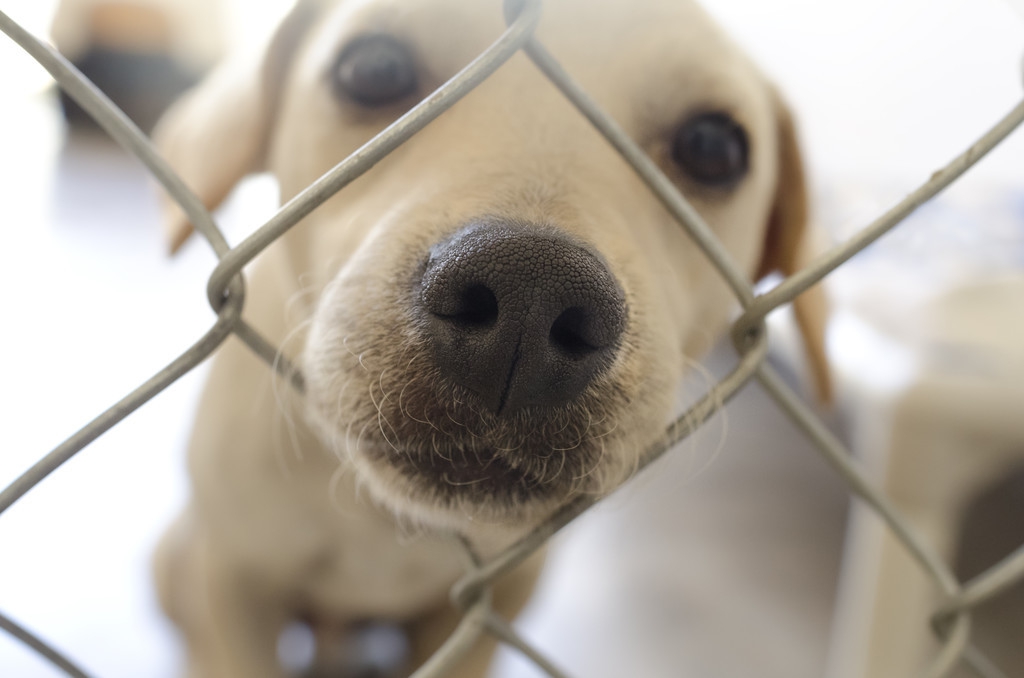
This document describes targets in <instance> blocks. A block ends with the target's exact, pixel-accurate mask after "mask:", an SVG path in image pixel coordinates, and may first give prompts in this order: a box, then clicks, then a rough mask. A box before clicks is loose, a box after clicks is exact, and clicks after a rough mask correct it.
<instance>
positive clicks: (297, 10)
mask: <svg viewBox="0 0 1024 678" xmlns="http://www.w3.org/2000/svg"><path fill="white" fill-rule="evenodd" d="M322 4H323V0H299V2H298V3H297V4H296V5H295V7H294V8H293V9H292V11H291V12H290V13H289V14H288V16H287V17H286V18H285V19H284V20H283V21H282V23H281V25H280V26H279V27H278V29H277V31H276V33H275V34H274V36H273V38H272V39H271V41H270V43H269V46H268V47H267V50H266V54H265V56H264V57H263V59H262V60H260V59H258V58H255V59H254V58H249V59H233V60H231V59H229V60H228V61H227V62H226V63H223V64H221V65H220V66H218V67H217V68H216V69H215V70H214V72H213V73H211V74H210V75H209V76H208V77H207V78H206V79H205V80H204V81H203V82H202V83H200V84H199V85H198V86H197V87H196V88H195V89H193V90H192V91H190V92H189V93H187V94H186V95H185V96H184V97H183V98H182V99H181V100H179V101H178V102H177V103H176V104H174V106H172V107H171V109H170V110H169V111H168V112H167V114H166V115H165V116H164V117H163V119H162V120H161V121H160V123H159V124H158V125H157V128H156V131H155V132H154V134H153V138H154V141H155V142H156V145H157V148H158V149H159V150H160V152H161V153H162V154H163V156H164V157H165V158H166V159H167V160H168V162H170V163H171V166H172V167H173V168H174V169H175V170H176V171H177V172H178V173H179V174H180V175H181V178H182V179H184V181H185V183H186V184H188V186H189V187H190V188H191V189H192V190H193V191H195V192H196V195H198V196H199V199H200V200H202V202H203V204H204V205H205V206H206V208H207V209H211V210H212V209H215V208H216V207H217V206H218V205H220V203H221V202H222V201H223V200H224V199H225V198H226V197H227V196H228V194H229V193H230V192H231V189H232V188H234V186H235V184H237V183H238V181H239V180H241V179H242V178H243V177H244V176H246V175H247V174H250V173H252V172H257V171H260V170H261V169H262V166H263V163H264V156H265V154H266V150H267V145H268V141H269V136H270V131H271V129H272V128H273V124H274V118H275V116H276V105H275V102H276V101H278V99H279V95H280V91H281V88H282V87H283V84H284V79H285V76H286V74H287V72H288V69H289V66H290V64H291V60H292V56H293V55H294V53H295V52H296V51H297V50H298V47H299V45H300V43H301V42H302V38H303V36H304V35H305V33H306V32H307V30H308V29H309V27H310V25H311V24H312V23H313V21H314V19H315V17H316V16H317V15H318V14H319V11H320V6H321V5H322ZM162 220H163V226H164V231H165V233H166V235H167V239H168V245H169V247H170V251H171V252H172V253H173V252H176V251H177V250H178V249H179V248H180V247H181V246H182V245H183V244H184V243H185V241H186V240H188V238H189V236H190V235H191V234H192V231H193V227H192V224H191V223H189V221H188V219H187V218H186V217H185V214H184V213H183V212H182V211H181V209H180V208H179V207H178V205H177V203H175V202H174V201H173V200H171V198H170V197H169V196H166V195H165V196H163V204H162Z"/></svg>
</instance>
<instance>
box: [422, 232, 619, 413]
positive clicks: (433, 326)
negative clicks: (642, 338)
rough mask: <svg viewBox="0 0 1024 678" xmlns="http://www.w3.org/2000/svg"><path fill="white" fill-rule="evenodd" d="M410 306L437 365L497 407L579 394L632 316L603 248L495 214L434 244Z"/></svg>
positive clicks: (559, 401)
mask: <svg viewBox="0 0 1024 678" xmlns="http://www.w3.org/2000/svg"><path fill="white" fill-rule="evenodd" d="M414 306H415V307H416V310H417V313H418V315H419V317H420V320H421V322H422V327H423V331H424V334H425V338H426V339H427V343H428V345H429V346H430V350H431V351H432V353H433V359H434V361H435V362H436V364H437V366H438V368H439V369H440V371H441V372H442V373H443V374H445V375H446V376H447V377H448V378H450V379H451V380H452V381H453V382H454V383H456V384H458V385H459V386H462V387H464V388H466V389H468V390H469V391H471V392H473V393H475V394H476V395H477V396H479V398H480V400H481V402H482V403H483V405H484V406H485V407H486V408H487V409H488V410H490V411H491V412H493V413H494V414H497V415H502V414H506V413H511V412H514V411H517V410H520V409H522V408H526V407H531V406H539V407H555V406H558V405H563V404H566V403H569V402H571V401H573V400H574V399H576V398H578V397H579V396H580V395H581V394H582V393H583V391H584V390H585V389H586V388H587V386H588V385H589V384H591V383H592V382H593V380H594V379H595V378H596V377H597V376H598V375H600V374H601V373H602V372H603V371H604V370H606V369H607V368H608V366H609V365H610V364H611V363H612V362H613V361H614V358H615V355H616V353H617V352H618V348H619V344H620V340H621V338H622V335H623V331H624V330H625V327H626V322H627V309H626V303H625V298H624V295H623V292H622V288H621V287H620V286H619V284H618V282H617V281H616V279H615V277H614V276H613V275H612V274H611V272H610V271H609V270H608V267H607V266H606V265H605V263H604V261H602V259H601V258H600V256H599V255H597V254H596V253H595V252H593V251H591V250H590V249H589V248H587V247H586V246H585V245H583V244H581V243H579V242H577V241H575V240H574V239H573V238H571V237H570V236H569V235H567V234H565V233H563V232H561V231H558V230H556V229H554V228H551V227H546V226H536V225H531V224H522V223H512V222H507V221H494V220H488V221H483V222H480V223H476V224H471V225H469V226H467V227H465V228H463V229H462V230H460V231H458V232H457V233H456V234H455V235H453V236H451V237H450V238H448V239H446V240H444V241H443V242H441V243H439V244H438V245H436V246H435V247H434V248H433V249H432V250H431V252H430V255H429V258H428V259H427V261H426V264H425V266H424V268H423V273H422V278H421V279H420V284H419V286H418V289H417V294H416V299H415V300H414Z"/></svg>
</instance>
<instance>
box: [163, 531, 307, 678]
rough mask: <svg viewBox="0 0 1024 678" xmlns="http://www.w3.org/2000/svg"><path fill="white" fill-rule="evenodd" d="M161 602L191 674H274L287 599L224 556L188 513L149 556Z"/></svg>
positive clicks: (235, 677)
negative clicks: (179, 634)
mask: <svg viewBox="0 0 1024 678" xmlns="http://www.w3.org/2000/svg"><path fill="white" fill-rule="evenodd" d="M154 570H155V575H156V583H157V589H158V591H159V596H160V603H161V605H162V606H163V608H164V610H165V611H166V613H167V615H168V616H169V617H170V618H171V619H172V620H173V621H174V623H175V624H176V625H177V626H178V628H179V629H181V631H182V634H183V635H184V638H185V642H186V644H187V646H188V647H187V649H188V671H187V674H186V675H188V676H189V678H278V677H280V676H282V675H283V674H282V671H281V669H280V668H279V665H278V660H277V638H278V634H279V633H280V632H281V629H282V628H283V626H284V624H285V622H286V621H287V617H288V615H287V607H286V605H285V602H284V597H283V596H281V595H275V593H274V588H273V587H270V586H267V585H263V584H261V583H260V582H257V581H254V579H253V578H252V577H251V576H247V573H245V572H244V571H242V570H241V569H240V568H238V567H237V566H236V565H235V564H233V563H232V562H231V561H230V559H228V558H225V556H224V553H223V552H222V549H218V548H217V546H216V544H215V543H214V541H213V540H212V539H210V538H209V537H208V535H206V534H205V533H204V531H203V530H202V528H201V527H200V525H198V524H197V521H196V520H195V519H194V517H193V516H192V515H191V512H190V511H186V512H185V513H184V514H183V515H182V516H180V517H179V518H178V520H177V521H175V523H174V524H173V525H172V526H171V527H170V529H169V530H168V531H167V533H166V534H165V535H164V537H163V539H162V540H161V542H160V545H159V547H158V549H157V552H156V555H155V558H154Z"/></svg>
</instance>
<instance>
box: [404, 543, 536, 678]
mask: <svg viewBox="0 0 1024 678" xmlns="http://www.w3.org/2000/svg"><path fill="white" fill-rule="evenodd" d="M543 564H544V551H543V550H542V551H540V552H538V553H536V554H534V555H532V556H530V558H528V559H527V560H526V562H524V563H523V564H522V565H520V566H519V567H517V568H516V569H515V570H513V571H512V572H510V573H509V574H508V575H507V576H505V577H503V578H502V579H499V580H498V581H497V582H496V583H495V585H494V589H493V590H494V593H493V598H492V605H493V609H494V611H495V612H496V613H498V614H499V615H501V616H502V617H504V618H505V619H507V620H509V621H511V620H512V619H513V618H515V616H516V615H517V614H518V613H519V611H520V610H521V609H522V608H523V606H524V605H526V602H527V601H528V600H529V599H530V594H531V593H532V592H533V587H534V584H535V583H536V582H537V577H538V576H539V575H540V571H541V567H542V566H543ZM461 619H462V613H461V612H459V611H458V610H456V609H455V607H453V606H452V605H444V606H442V607H440V608H438V609H436V610H433V611H431V612H429V613H427V614H426V615H424V616H422V617H420V618H418V619H416V620H415V621H414V622H412V624H410V626H409V640H410V643H411V648H410V649H411V661H412V666H420V665H422V664H423V662H425V661H426V660H427V659H429V658H430V656H431V655H432V654H433V653H434V652H435V651H436V650H437V648H439V647H440V646H441V645H442V644H443V643H444V641H445V640H447V639H448V636H450V635H451V633H452V631H454V630H455V627H456V626H457V625H458V623H459V620H461ZM496 647H497V641H495V640H494V638H493V637H492V636H491V635H490V634H487V633H485V634H484V636H483V637H482V638H481V639H480V640H479V641H478V642H477V644H476V645H475V646H474V647H473V649H472V650H470V652H469V654H467V655H466V657H465V658H464V659H463V660H462V661H461V662H459V665H458V666H456V667H455V669H454V670H453V671H452V672H451V673H450V674H449V677H450V678H484V676H486V675H487V668H488V667H489V666H490V664H491V657H492V656H493V655H494V650H495V649H496Z"/></svg>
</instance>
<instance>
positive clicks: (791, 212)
mask: <svg viewBox="0 0 1024 678" xmlns="http://www.w3.org/2000/svg"><path fill="white" fill-rule="evenodd" d="M775 99H776V102H777V103H776V106H775V109H776V120H777V123H776V124H777V127H778V149H779V150H778V153H779V176H778V184H777V186H776V189H775V202H774V204H773V205H772V211H771V216H770V218H769V223H768V233H767V238H766V241H765V248H764V254H763V256H762V258H761V266H760V269H759V271H758V274H757V277H758V278H761V277H763V276H765V275H768V274H769V273H772V272H773V271H779V272H781V273H782V274H784V275H791V274H793V273H795V272H796V271H798V270H800V268H801V267H802V266H804V265H805V264H806V263H807V262H808V260H809V259H810V257H811V256H813V255H814V254H815V249H816V248H815V242H814V240H815V239H814V237H813V234H812V233H811V230H812V229H811V228H810V226H809V224H808V198H807V182H806V177H805V175H804V165H803V160H802V158H801V152H800V145H799V143H798V141H797V134H796V127H795V125H794V123H793V116H792V114H791V113H790V111H789V108H788V107H787V106H786V104H785V103H784V102H783V101H782V100H781V98H780V97H778V96H777V95H776V97H775ZM793 310H794V313H795V315H796V322H797V326H798V327H799V328H800V334H801V335H802V337H803V343H804V350H805V352H806V355H807V361H808V365H809V367H810V370H811V374H812V377H813V381H814V388H815V392H816V395H817V396H818V398H819V399H820V400H821V401H822V402H823V403H829V402H831V399H832V378H831V374H830V372H829V367H828V360H827V358H826V353H825V326H826V323H827V321H828V303H827V300H826V298H825V292H824V290H823V289H822V286H821V284H818V285H815V286H814V287H811V288H810V289H808V290H807V291H806V292H804V293H803V294H801V295H800V296H798V297H797V298H796V299H795V300H794V302H793Z"/></svg>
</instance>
